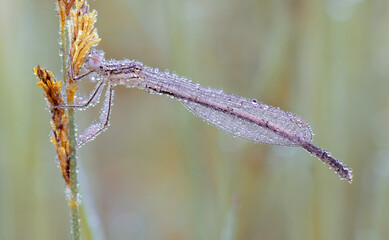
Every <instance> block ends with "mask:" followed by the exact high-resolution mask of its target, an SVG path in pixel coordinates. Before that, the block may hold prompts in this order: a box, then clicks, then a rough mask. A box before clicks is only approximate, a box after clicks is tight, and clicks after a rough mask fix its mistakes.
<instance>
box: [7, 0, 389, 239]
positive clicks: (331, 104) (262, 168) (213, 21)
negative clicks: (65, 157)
mask: <svg viewBox="0 0 389 240" xmlns="http://www.w3.org/2000/svg"><path fill="white" fill-rule="evenodd" d="M55 2H56V1H54V0H52V1H50V0H20V1H12V0H2V1H1V4H0V6H1V7H0V56H1V58H0V239H40V240H43V239H59V240H60V239H70V237H71V235H70V231H69V229H70V220H69V208H68V205H67V201H66V199H65V194H64V186H65V184H64V181H63V179H62V176H61V173H60V169H59V168H58V163H57V160H56V153H55V149H54V147H53V146H52V144H51V143H50V142H49V134H50V126H49V122H50V115H49V113H48V111H47V109H45V108H46V102H45V100H44V98H43V91H42V90H41V89H40V88H38V87H37V86H36V82H37V80H36V78H35V77H34V76H33V73H32V69H33V67H35V66H36V65H37V64H40V65H41V66H44V67H47V68H48V69H49V70H51V71H53V72H54V73H55V75H56V76H57V77H58V78H59V79H60V76H61V73H60V69H61V62H60V58H59V45H58V39H59V35H58V25H59V24H58V18H57V15H56V11H55ZM89 3H90V5H91V8H95V9H96V10H97V11H98V13H99V15H98V21H97V25H96V26H97V28H98V31H99V36H100V37H101V38H102V42H101V44H100V45H99V47H98V48H99V49H103V50H104V51H105V52H106V55H107V57H108V58H115V59H123V58H130V59H137V60H139V61H142V62H144V63H145V64H147V65H149V66H153V67H159V68H160V69H165V68H167V69H170V70H174V71H177V72H178V73H179V74H181V75H185V76H188V77H191V78H192V79H193V80H194V81H198V82H200V83H201V84H202V85H205V86H211V87H214V88H223V90H225V91H226V92H231V93H235V94H237V95H241V96H245V97H248V98H257V99H259V100H260V101H263V102H265V103H267V104H270V105H274V106H279V107H281V108H282V109H285V110H288V111H291V112H294V113H296V114H298V115H300V116H301V117H302V118H303V119H305V120H306V121H307V122H308V123H310V125H311V127H312V129H313V130H314V132H315V137H314V141H313V143H314V144H316V145H318V146H320V147H322V148H325V149H329V150H330V151H331V152H332V154H333V155H334V156H335V157H337V158H339V159H341V160H343V161H344V162H345V163H347V164H348V165H350V166H351V167H352V168H353V171H354V182H353V183H352V184H348V183H347V182H346V181H340V180H339V179H338V177H337V176H336V175H335V174H334V173H333V172H332V171H331V170H329V169H328V167H327V166H325V165H323V164H322V163H321V162H320V161H319V160H318V159H316V158H314V157H312V156H311V155H310V154H308V153H307V152H305V151H304V150H303V149H299V148H290V147H278V146H267V145H261V144H254V143H251V142H248V141H244V140H240V139H237V138H233V137H231V136H230V135H227V134H225V133H223V132H221V131H219V130H218V129H216V128H214V127H212V126H210V125H208V124H205V123H204V122H203V121H202V120H201V119H199V118H197V117H195V116H193V115H192V114H191V113H190V112H188V111H187V110H186V109H185V108H184V107H183V106H181V104H180V103H179V102H178V101H175V100H172V99H170V98H168V97H164V96H158V95H150V94H148V93H147V92H144V91H141V90H137V89H126V88H124V87H117V88H116V91H115V93H116V94H115V106H114V108H113V111H112V119H111V126H110V127H109V129H108V131H106V132H104V133H103V134H102V135H101V136H99V137H98V138H97V139H96V140H95V141H93V142H91V143H89V144H87V145H86V146H85V147H83V148H82V149H81V150H80V151H79V161H80V164H81V167H80V171H79V175H80V189H81V194H82V201H83V204H84V213H85V216H84V218H83V223H84V229H83V230H84V231H83V234H84V239H91V237H93V239H172V240H176V239H177V240H178V239H196V240H197V239H223V240H228V239H288V240H293V239H296V240H297V239H298V240H304V239H325V240H328V239H342V240H344V239H357V240H363V239H370V240H381V239H382V240H383V239H388V238H389V228H388V227H387V226H388V225H389V207H388V205H387V203H388V202H389V145H388V140H389V127H388V122H389V81H388V77H389V2H388V1H386V0H370V1H368V0H365V1H363V0H327V1H325V0H317V1H311V0H293V1H292V0H267V1H266V0H257V1H254V0H241V1H232V0H214V1H204V0H200V1H199V0H197V1H195V0H169V1H157V0H154V1H151V0H150V1H145V0H110V1H101V0H100V1H90V2H89ZM91 87H93V85H92V84H91V83H88V82H87V81H84V83H82V89H81V90H80V92H82V93H85V94H86V93H87V91H88V90H90V89H91ZM98 113H99V109H98V107H96V108H93V109H89V110H87V111H82V112H79V113H78V115H77V121H78V126H79V129H80V130H82V129H84V128H85V127H86V126H88V124H89V123H90V122H92V121H94V119H96V118H98ZM86 225H88V226H86Z"/></svg>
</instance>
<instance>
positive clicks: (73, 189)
mask: <svg viewBox="0 0 389 240" xmlns="http://www.w3.org/2000/svg"><path fill="white" fill-rule="evenodd" d="M60 26H61V27H60V28H61V47H62V49H61V51H62V71H63V72H62V73H63V80H64V82H65V83H67V84H69V82H68V79H69V76H68V61H67V54H66V50H67V49H68V48H67V41H66V37H67V34H66V29H65V26H64V25H62V24H60ZM67 87H69V86H67ZM69 100H70V101H71V102H68V103H69V104H72V103H73V99H72V98H68V101H69ZM68 119H69V142H70V152H71V153H73V154H72V156H71V158H70V159H69V189H70V194H69V195H68V196H67V197H68V202H69V206H70V215H71V225H72V229H71V233H72V237H73V239H74V240H79V239H80V232H81V225H80V222H81V219H80V213H79V206H78V204H79V201H78V197H79V190H78V179H77V157H76V151H75V150H74V149H75V146H76V129H75V124H74V109H68Z"/></svg>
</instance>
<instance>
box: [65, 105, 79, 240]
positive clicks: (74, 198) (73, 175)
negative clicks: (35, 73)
mask: <svg viewBox="0 0 389 240" xmlns="http://www.w3.org/2000/svg"><path fill="white" fill-rule="evenodd" d="M68 118H69V140H70V152H72V153H73V155H72V157H71V158H70V161H69V164H70V168H69V176H70V178H69V182H70V191H71V199H70V203H71V204H70V208H71V219H72V220H71V221H72V235H73V239H74V240H78V239H80V232H81V225H80V222H81V219H80V213H79V206H78V203H79V201H78V196H79V189H78V179H77V168H78V167H77V157H76V151H75V150H74V147H75V146H76V137H75V136H76V129H75V125H74V109H68Z"/></svg>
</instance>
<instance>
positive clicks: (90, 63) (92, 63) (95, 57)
mask: <svg viewBox="0 0 389 240" xmlns="http://www.w3.org/2000/svg"><path fill="white" fill-rule="evenodd" d="M103 61H104V56H103V55H102V54H101V53H100V52H99V51H92V52H91V53H90V54H89V57H88V58H87V59H86V61H85V64H84V66H85V67H86V68H87V69H89V70H95V69H97V68H99V67H101V65H102V64H103Z"/></svg>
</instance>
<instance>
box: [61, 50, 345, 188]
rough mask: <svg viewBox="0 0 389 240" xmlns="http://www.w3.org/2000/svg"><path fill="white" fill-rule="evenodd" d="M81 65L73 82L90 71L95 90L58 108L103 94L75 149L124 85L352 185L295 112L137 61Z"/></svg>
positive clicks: (94, 59) (100, 56)
mask: <svg viewBox="0 0 389 240" xmlns="http://www.w3.org/2000/svg"><path fill="white" fill-rule="evenodd" d="M84 67H85V68H86V69H88V71H87V72H86V73H85V74H83V75H80V76H77V77H74V79H75V80H78V79H81V78H83V77H85V76H87V75H89V74H92V73H93V74H94V75H96V76H97V78H98V79H99V82H98V83H97V85H96V88H95V89H94V90H93V91H92V93H91V94H90V97H89V99H88V100H86V101H85V102H83V103H80V104H77V105H67V106H60V107H65V108H66V107H71V108H86V107H89V106H93V105H95V104H96V103H97V102H98V99H99V98H100V95H101V93H102V91H103V89H104V86H105V85H107V90H106V94H105V100H104V104H103V107H102V110H101V115H100V122H99V123H96V124H92V125H91V126H90V127H89V128H88V129H87V130H86V131H85V132H84V133H83V134H82V135H80V136H79V137H78V138H77V146H76V149H78V148H79V147H81V146H82V145H83V144H85V143H87V142H89V141H91V140H93V139H94V138H95V137H96V136H97V135H99V134H100V133H101V132H102V131H103V130H104V129H105V128H106V127H107V126H108V124H109V118H110V112H111V107H112V100H113V94H114V90H113V87H114V86H116V85H125V86H127V87H136V88H140V89H144V90H146V91H148V92H149V93H155V94H165V95H169V96H172V97H174V98H176V99H178V100H179V101H181V102H182V104H183V105H184V106H185V107H186V108H187V109H188V110H189V111H191V112H192V113H193V114H195V115H197V116H199V117H200V118H202V119H203V120H205V121H206V122H208V123H210V124H212V125H214V126H216V127H218V128H220V129H222V130H224V131H226V132H228V133H230V134H232V135H234V136H237V137H241V138H244V139H247V140H250V141H253V142H256V143H263V144H273V145H282V146H300V147H302V148H304V149H305V150H307V151H308V152H310V153H311V154H313V155H314V156H316V157H317V158H319V159H321V160H322V161H323V162H324V163H326V164H327V165H328V166H329V167H330V168H332V169H333V170H334V171H335V172H336V173H337V174H338V175H339V177H340V178H341V179H345V180H348V181H349V182H351V181H352V173H351V169H349V168H348V167H347V166H346V165H344V164H343V163H342V162H340V161H339V160H337V159H336V158H334V157H332V156H331V154H330V153H329V152H328V151H325V150H323V149H321V148H319V147H316V146H315V145H313V144H312V143H311V142H312V135H313V133H312V131H311V128H310V127H309V125H308V124H307V123H306V122H304V121H303V120H302V119H301V118H300V117H298V116H296V115H295V114H292V113H289V112H286V111H283V110H280V109H279V108H275V107H272V106H268V105H266V104H263V103H261V102H258V101H257V100H255V99H247V98H243V97H239V96H236V95H233V94H228V93H225V92H223V91H222V90H217V89H212V88H206V87H202V86H200V85H199V84H197V83H194V82H192V81H190V80H188V79H187V78H185V77H181V76H178V75H177V74H175V73H169V72H164V71H160V70H158V69H157V68H155V69H154V68H151V67H148V66H145V65H143V64H142V63H141V62H138V61H130V60H121V61H116V60H109V61H107V60H105V58H104V52H103V51H97V50H92V51H91V53H90V54H89V56H88V58H87V59H86V61H85V63H84ZM92 78H95V76H93V77H92Z"/></svg>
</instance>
